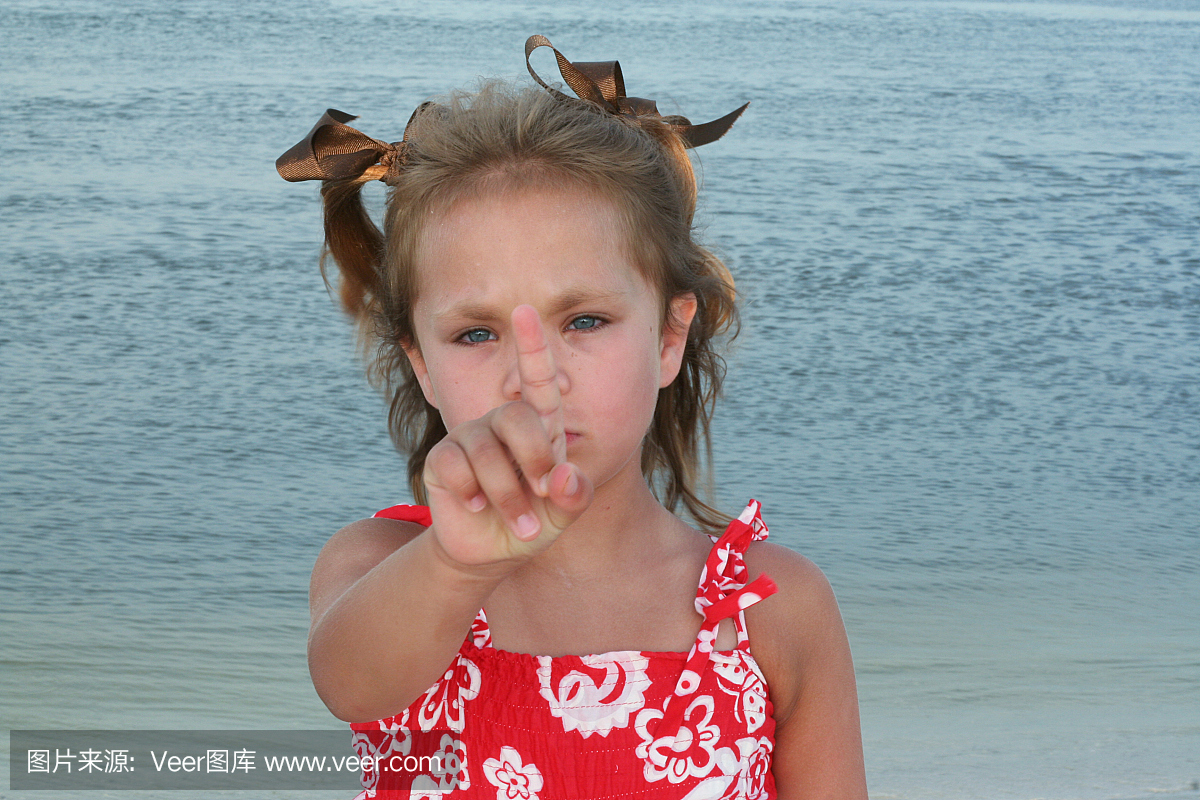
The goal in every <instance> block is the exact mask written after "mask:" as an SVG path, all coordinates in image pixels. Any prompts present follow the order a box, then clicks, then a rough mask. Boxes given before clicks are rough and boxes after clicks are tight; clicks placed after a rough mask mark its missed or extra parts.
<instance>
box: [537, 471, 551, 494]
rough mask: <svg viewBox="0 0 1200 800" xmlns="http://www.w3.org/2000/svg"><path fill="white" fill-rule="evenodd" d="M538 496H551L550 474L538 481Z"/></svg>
mask: <svg viewBox="0 0 1200 800" xmlns="http://www.w3.org/2000/svg"><path fill="white" fill-rule="evenodd" d="M538 494H539V495H541V496H542V497H545V496H546V495H548V494H550V473H549V472H547V473H546V474H545V475H543V476H542V477H541V478H540V479H539V480H538Z"/></svg>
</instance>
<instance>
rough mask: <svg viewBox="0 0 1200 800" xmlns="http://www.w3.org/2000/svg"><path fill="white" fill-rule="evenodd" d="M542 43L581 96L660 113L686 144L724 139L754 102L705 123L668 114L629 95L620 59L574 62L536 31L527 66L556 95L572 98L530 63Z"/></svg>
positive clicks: (640, 113)
mask: <svg viewBox="0 0 1200 800" xmlns="http://www.w3.org/2000/svg"><path fill="white" fill-rule="evenodd" d="M539 47H549V48H550V49H551V50H553V51H554V58H555V59H556V60H557V61H558V71H559V73H561V74H562V77H563V80H564V81H566V82H567V85H568V86H570V87H571V90H572V91H574V92H575V94H577V95H579V98H580V99H581V100H586V101H588V102H590V103H595V104H596V105H598V106H600V107H601V108H603V109H604V110H605V111H608V112H609V113H612V114H619V115H623V116H629V117H657V118H658V119H661V120H662V121H663V122H664V123H666V124H667V125H668V126H670V127H671V128H673V129H674V130H675V132H676V133H678V134H679V135H680V136H681V137H682V138H683V141H684V144H685V145H686V146H688V147H699V146H700V145H703V144H708V143H709V142H715V141H716V140H717V139H720V138H721V137H722V136H724V135H725V133H726V132H727V131H728V130H729V129H730V128H732V127H733V123H734V122H735V121H736V120H737V118H738V117H740V116H741V115H742V112H743V111H745V110H746V106H748V105H750V104H749V103H746V104H745V105H743V106H742V107H741V108H739V109H737V110H735V111H731V112H730V113H728V114H726V115H725V116H723V117H721V118H720V119H714V120H713V121H711V122H705V123H703V124H702V125H693V124H692V123H691V122H690V121H689V120H688V119H687V118H685V117H679V116H670V117H664V116H663V115H662V114H660V113H659V111H658V106H657V105H656V104H655V102H654V101H653V100H646V99H644V98H641V97H628V96H626V94H625V78H624V77H623V76H622V75H621V64H620V62H618V61H575V62H571V61H568V60H567V58H566V56H564V55H563V54H562V53H560V52H558V48H556V47H555V46H554V45H552V44H550V40H549V39H547V38H546V37H545V36H542V35H541V34H535V35H533V36H530V37H529V38H528V39H526V40H525V66H526V68H528V70H529V74H530V75H532V76H533V79H534V80H535V81H537V82H538V83H539V84H540V85H541V86H542V87H543V88H544V89H545V90H546V91H548V92H550V93H551V94H552V95H554V96H555V97H561V98H568V95H565V94H563V93H562V92H560V91H558V90H557V89H554V88H552V87H550V86H549V85H547V84H546V82H545V81H543V80H542V79H541V77H540V76H539V75H538V74H537V73H536V72H534V70H533V65H532V64H530V63H529V56H530V54H531V53H533V51H534V50H536V49H538V48H539Z"/></svg>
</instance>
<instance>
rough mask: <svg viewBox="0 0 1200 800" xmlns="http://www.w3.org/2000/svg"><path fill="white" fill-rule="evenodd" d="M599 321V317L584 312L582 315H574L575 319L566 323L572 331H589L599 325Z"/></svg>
mask: <svg viewBox="0 0 1200 800" xmlns="http://www.w3.org/2000/svg"><path fill="white" fill-rule="evenodd" d="M600 323H601V320H600V318H599V317H589V316H588V315H586V314H585V315H583V316H582V317H576V318H575V319H573V320H571V322H570V323H568V325H567V328H568V329H569V330H573V331H590V330H592V329H594V328H598V327H600Z"/></svg>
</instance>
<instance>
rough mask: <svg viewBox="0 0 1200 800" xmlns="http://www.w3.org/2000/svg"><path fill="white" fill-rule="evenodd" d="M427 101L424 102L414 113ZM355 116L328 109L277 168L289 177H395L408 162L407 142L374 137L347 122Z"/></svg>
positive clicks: (276, 163) (329, 179)
mask: <svg viewBox="0 0 1200 800" xmlns="http://www.w3.org/2000/svg"><path fill="white" fill-rule="evenodd" d="M426 105H428V104H427V103H422V104H421V106H420V108H418V109H417V110H416V111H414V112H413V117H416V115H417V114H418V113H420V111H421V109H423V108H424V107H425V106H426ZM353 119H357V117H355V116H353V115H352V114H347V113H345V112H344V111H338V110H337V109H333V108H331V109H329V110H327V111H326V112H325V113H324V114H323V115H322V116H321V119H319V120H317V124H316V125H314V126H313V128H312V130H311V131H309V132H308V135H307V136H305V137H304V138H303V139H301V140H300V141H299V142H297V143H296V145H295V146H294V147H292V148H291V149H290V150H288V151H287V152H286V153H284V154H283V155H281V156H280V157H279V158H277V159H276V160H275V169H277V170H279V174H280V176H281V177H282V178H283V179H284V180H285V181H331V180H344V179H347V178H357V177H361V176H366V177H368V178H370V179H375V178H378V179H379V180H381V181H386V180H388V179H389V178H391V177H393V176H394V175H395V174H396V173H397V172H398V171H399V169H400V167H401V166H402V165H403V163H404V149H405V145H404V142H403V141H399V142H392V143H388V142H381V141H380V140H378V139H372V138H371V137H370V136H367V135H366V134H365V133H363V132H362V131H359V130H357V129H355V128H351V127H350V126H349V125H347V124H346V123H347V122H349V121H350V120H353ZM409 124H410V125H411V124H412V119H409ZM405 130H406V131H407V127H406V128H405Z"/></svg>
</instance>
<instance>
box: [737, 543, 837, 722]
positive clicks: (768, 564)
mask: <svg viewBox="0 0 1200 800" xmlns="http://www.w3.org/2000/svg"><path fill="white" fill-rule="evenodd" d="M746 568H747V569H748V570H749V571H750V579H751V580H753V579H755V578H757V577H758V576H759V575H762V574H766V575H769V576H770V577H771V579H772V580H773V581H774V582H775V584H776V585H777V586H778V587H779V591H778V592H776V593H775V594H773V595H771V596H770V597H768V598H766V599H765V600H763V601H761V602H759V603H757V604H756V605H754V606H751V607H750V608H749V609H747V611H746V627H747V629H748V633H749V635H750V647H751V651H752V652H753V653H754V658H755V660H756V661H757V662H758V664H759V666H760V667H761V668H762V670H763V674H764V676H765V677H766V678H767V684H768V685H769V686H770V687H771V695H772V700H773V703H774V705H775V708H776V720H777V721H781V720H782V719H786V717H787V715H788V714H789V713H790V711H791V709H792V708H793V707H794V706H795V703H796V701H797V700H798V698H799V695H800V690H801V680H802V677H803V676H804V675H805V673H806V672H808V671H810V670H811V669H812V667H813V665H814V664H815V663H816V662H817V661H819V660H820V659H821V658H822V656H823V655H824V654H827V653H828V651H829V649H830V648H831V647H833V648H836V647H838V646H839V643H842V642H844V641H845V638H846V632H845V626H844V625H843V623H842V616H841V612H840V611H839V610H838V604H837V599H836V597H834V594H833V587H831V586H830V585H829V581H828V579H826V577H825V574H824V573H823V572H821V569H820V568H819V567H818V566H817V565H816V564H814V563H813V562H812V561H811V560H809V559H808V558H805V557H804V556H802V555H800V554H799V553H797V552H795V551H794V550H791V549H789V548H787V547H784V546H782V545H778V544H775V543H773V542H755V543H754V544H752V545H750V547H749V548H747V550H746Z"/></svg>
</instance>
